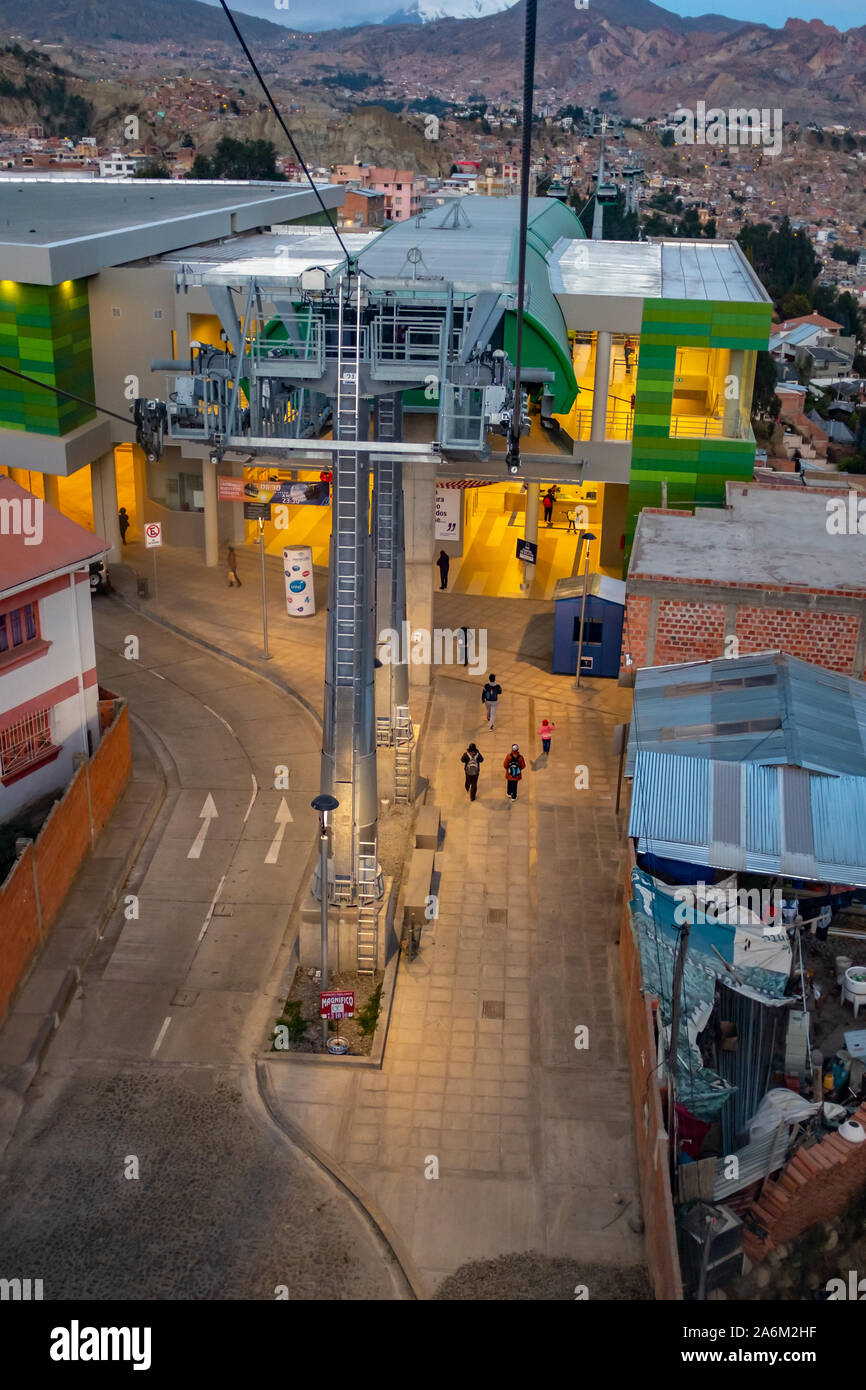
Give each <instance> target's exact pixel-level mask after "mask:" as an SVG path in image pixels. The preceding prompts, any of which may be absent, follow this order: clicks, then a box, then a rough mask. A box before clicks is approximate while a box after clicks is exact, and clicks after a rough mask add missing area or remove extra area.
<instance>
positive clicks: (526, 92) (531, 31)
mask: <svg viewBox="0 0 866 1390" xmlns="http://www.w3.org/2000/svg"><path fill="white" fill-rule="evenodd" d="M535 28H536V0H526V25H525V34H524V41H523V132H522V135H521V146H522V149H521V154H522V162H521V170H520V230H519V232H518V236H519V238H520V244H519V248H518V262H517V324H516V341H515V354H514V359H515V360H514V405H513V407H512V411H511V429H510V431H509V439H508V452H507V455H506V457H507V459H508V461H509V463H510V464H512V465H513V464H518V465H519V463H520V426H521V423H522V420H523V400H522V395H521V390H520V357H521V353H522V350H523V298H524V295H525V293H526V237H527V231H528V223H529V177H530V174H529V165H530V161H531V159H532V94H533V89H534V86H535Z"/></svg>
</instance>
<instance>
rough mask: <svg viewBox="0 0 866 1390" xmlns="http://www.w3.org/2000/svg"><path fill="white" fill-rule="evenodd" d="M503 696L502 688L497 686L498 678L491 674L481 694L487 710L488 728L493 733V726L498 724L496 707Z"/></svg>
mask: <svg viewBox="0 0 866 1390" xmlns="http://www.w3.org/2000/svg"><path fill="white" fill-rule="evenodd" d="M501 694H502V686H501V685H497V684H496V677H495V676H494V675H493V673H492V672H491V674H490V675H489V677H488V678H487V682H486V684H485V686H484V689H483V690H482V692H481V703H482V705H483V706H484V708H485V709H486V710H487V727H488V729H489V730H490V732H491V733H493V726H494V724H495V723H496V706H497V704H498V703H499V697H500V695H501Z"/></svg>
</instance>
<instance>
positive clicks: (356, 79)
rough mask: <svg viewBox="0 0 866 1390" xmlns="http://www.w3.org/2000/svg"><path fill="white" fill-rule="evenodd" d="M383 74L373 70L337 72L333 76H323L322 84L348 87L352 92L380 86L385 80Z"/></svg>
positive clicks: (324, 85)
mask: <svg viewBox="0 0 866 1390" xmlns="http://www.w3.org/2000/svg"><path fill="white" fill-rule="evenodd" d="M383 80H384V79H383V78H382V74H381V73H379V74H378V76H377V75H376V74H375V73H372V72H342V71H340V72H336V73H334V75H333V77H323V78H322V79H321V85H322V86H323V87H346V88H347V89H348V90H349V91H350V92H363V91H366V89H367V88H368V87H380V86H381V85H382V82H383Z"/></svg>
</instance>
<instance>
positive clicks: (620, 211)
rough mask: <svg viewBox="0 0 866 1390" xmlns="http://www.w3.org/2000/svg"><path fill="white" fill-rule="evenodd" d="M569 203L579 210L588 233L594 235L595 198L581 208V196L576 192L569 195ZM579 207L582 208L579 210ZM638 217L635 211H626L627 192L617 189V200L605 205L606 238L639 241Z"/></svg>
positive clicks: (582, 223) (606, 239)
mask: <svg viewBox="0 0 866 1390" xmlns="http://www.w3.org/2000/svg"><path fill="white" fill-rule="evenodd" d="M568 201H569V203H570V205H571V206H572V207H573V208H574V209H575V211H576V212H578V216H579V218H580V221H581V225H582V226H583V230H584V231H585V232H586V235H587V236H588V237H589V236H592V218H593V212H594V210H595V200H594V199H590V201H589V203H588V204H587V205H586V207H584V208H583V209H580V197H579V195H578V194H576V193H572V194H570V196H569V200H568ZM578 209H580V210H579V211H578ZM638 225H639V224H638V219H637V215H636V214H635V213H633V212H628V211H626V205H625V194H624V193H623V191H622V189H621V188H618V189H617V191H616V202H615V203H605V205H604V239H605V241H637V240H638Z"/></svg>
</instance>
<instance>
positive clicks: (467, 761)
mask: <svg viewBox="0 0 866 1390" xmlns="http://www.w3.org/2000/svg"><path fill="white" fill-rule="evenodd" d="M460 761H461V763H462V764H463V771H464V773H465V774H466V790H467V791H468V793H469V800H470V801H474V800H475V796H476V793H477V791H478V774H479V772H480V771H481V764H482V763H483V762H484V758H483V756H482V755H481V754H480V753H479V751H478V749H477V748H476V747H475V744H474V743H470V745H469V747H468V748H467V749H466V752H465V753H464V754H463V757H462V758H461V759H460Z"/></svg>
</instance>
